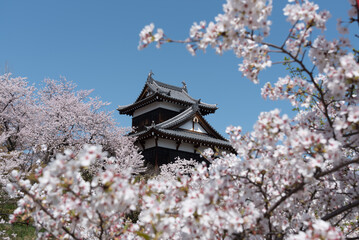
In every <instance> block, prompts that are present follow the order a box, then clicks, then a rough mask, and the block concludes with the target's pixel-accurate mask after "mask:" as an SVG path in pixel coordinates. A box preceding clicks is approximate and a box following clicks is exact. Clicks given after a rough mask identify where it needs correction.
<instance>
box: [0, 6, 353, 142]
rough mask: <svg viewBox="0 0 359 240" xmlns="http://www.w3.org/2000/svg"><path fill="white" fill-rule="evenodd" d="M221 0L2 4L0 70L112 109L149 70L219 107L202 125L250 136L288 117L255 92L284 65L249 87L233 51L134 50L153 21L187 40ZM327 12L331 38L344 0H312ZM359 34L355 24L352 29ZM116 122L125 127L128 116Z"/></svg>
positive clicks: (278, 28)
mask: <svg viewBox="0 0 359 240" xmlns="http://www.w3.org/2000/svg"><path fill="white" fill-rule="evenodd" d="M223 2H224V1H220V0H181V1H172V0H152V1H149V0H131V1H121V0H106V1H99V0H97V1H95V0H76V1H74V0H71V1H70V0H62V1H55V0H42V1H39V0H32V1H29V0H22V1H18V0H0V9H1V14H0V29H1V31H0V36H1V37H0V72H1V73H4V71H5V66H7V69H8V71H10V72H12V73H13V74H14V75H15V76H23V77H27V78H28V80H29V81H30V82H31V83H35V84H36V85H37V86H38V85H39V84H40V83H41V81H42V80H43V79H44V78H56V79H58V78H59V77H60V76H64V77H66V78H67V79H69V80H71V81H73V82H75V83H76V84H77V85H78V87H79V89H95V91H94V93H93V96H100V97H101V99H102V100H104V101H108V102H111V105H110V109H111V110H115V109H116V107H117V106H118V105H126V104H130V103H132V102H133V101H134V100H135V99H136V98H137V96H138V95H139V93H140V91H141V90H142V88H143V86H144V84H145V81H146V77H147V75H148V73H149V71H150V70H152V71H153V72H154V74H155V75H154V78H155V79H156V80H159V81H162V82H166V83H169V84H173V85H177V86H181V82H182V81H185V82H186V83H187V86H188V90H189V93H190V95H192V96H193V97H194V98H201V99H202V101H203V102H207V103H217V104H218V106H219V110H217V112H216V113H215V114H214V115H212V116H208V117H207V120H208V121H209V122H210V123H211V124H212V125H213V126H214V127H215V128H216V129H217V130H218V131H219V132H220V133H222V134H223V135H224V136H226V134H225V128H226V126H228V125H241V126H242V127H243V128H244V130H245V131H250V130H251V129H252V126H253V124H254V123H255V121H256V119H257V118H258V115H259V113H260V112H262V111H269V110H271V109H274V108H279V109H281V110H282V112H284V113H288V114H289V115H291V116H292V115H293V113H291V107H290V106H289V104H288V103H287V102H272V101H269V100H263V99H262V98H261V96H260V89H261V87H262V86H263V84H264V83H265V82H267V81H271V82H274V81H275V80H276V79H277V77H278V76H285V75H286V74H287V73H286V72H285V71H284V70H283V67H282V66H277V67H274V68H272V69H271V70H266V71H264V73H263V74H262V75H261V83H260V84H258V85H255V84H253V83H251V82H250V81H249V80H247V79H245V78H243V77H242V75H241V73H240V72H238V70H237V69H238V63H239V62H240V61H239V59H237V58H236V57H235V56H234V54H233V53H231V52H227V53H226V54H224V55H223V56H218V55H216V54H215V53H214V51H213V50H211V49H208V51H207V53H206V54H202V53H200V54H198V55H197V56H195V57H192V56H191V55H190V54H189V53H188V52H187V50H186V49H185V46H181V45H179V44H167V45H164V46H162V48H161V49H156V47H155V45H153V46H150V47H149V48H147V49H144V50H142V51H139V50H137V46H138V41H139V37H138V34H139V32H140V31H141V29H142V28H143V27H144V26H145V25H147V24H149V23H151V22H153V23H155V25H156V27H160V28H163V29H164V31H165V34H166V35H167V36H169V37H171V38H174V39H185V38H186V37H187V36H188V32H189V28H190V26H191V25H192V23H193V22H194V21H197V22H199V21H201V20H206V21H207V22H209V21H211V20H213V19H214V16H216V15H217V14H218V13H220V12H221V11H222V4H223ZM273 2H274V9H273V15H272V18H271V20H272V21H273V26H272V32H271V35H270V40H271V41H273V42H277V43H280V42H279V40H280V39H283V37H284V36H286V35H287V33H288V31H287V30H288V29H289V28H288V27H289V24H288V23H286V22H285V18H284V17H283V15H282V9H283V6H284V4H285V3H286V1H284V0H273ZM315 2H317V3H318V4H319V6H320V7H321V8H322V9H327V10H329V11H330V12H331V13H332V15H333V16H332V18H331V20H330V21H329V23H328V26H329V29H328V33H324V34H325V35H328V34H329V36H330V37H329V39H332V38H333V37H336V35H333V34H336V27H335V26H336V19H337V18H338V17H342V18H343V19H346V16H347V11H348V10H349V8H350V6H349V3H348V1H346V0H320V1H319V0H318V1H315ZM353 29H354V30H355V32H356V33H358V27H357V26H355V28H353ZM115 116H116V119H118V121H119V122H120V124H121V125H122V126H130V124H131V119H130V117H128V116H118V113H117V112H116V113H115Z"/></svg>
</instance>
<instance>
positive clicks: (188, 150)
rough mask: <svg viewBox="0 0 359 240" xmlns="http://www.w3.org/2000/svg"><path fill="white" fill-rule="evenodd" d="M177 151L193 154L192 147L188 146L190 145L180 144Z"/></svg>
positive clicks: (191, 145)
mask: <svg viewBox="0 0 359 240" xmlns="http://www.w3.org/2000/svg"><path fill="white" fill-rule="evenodd" d="M178 150H180V151H184V152H190V153H193V152H194V147H193V144H190V143H181V145H180V147H179V148H178Z"/></svg>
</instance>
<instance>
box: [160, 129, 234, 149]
mask: <svg viewBox="0 0 359 240" xmlns="http://www.w3.org/2000/svg"><path fill="white" fill-rule="evenodd" d="M156 130H157V132H162V133H167V134H171V133H170V132H173V134H172V135H174V134H178V135H187V134H188V135H194V136H187V137H188V138H191V139H197V140H198V139H199V138H196V137H195V136H201V137H202V138H207V140H204V141H207V142H212V143H213V142H215V141H218V142H222V143H220V144H222V145H227V146H228V147H232V145H231V143H230V142H229V141H228V140H222V139H218V138H214V137H211V136H208V135H200V134H196V133H193V132H183V131H177V130H173V129H163V128H159V129H156ZM218 142H217V143H218Z"/></svg>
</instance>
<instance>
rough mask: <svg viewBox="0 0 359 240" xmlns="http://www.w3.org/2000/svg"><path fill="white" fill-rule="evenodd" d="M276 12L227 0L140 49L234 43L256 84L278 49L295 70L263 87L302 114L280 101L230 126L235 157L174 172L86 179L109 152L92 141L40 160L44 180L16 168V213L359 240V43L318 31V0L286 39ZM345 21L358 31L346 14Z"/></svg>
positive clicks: (228, 235) (50, 227)
mask: <svg viewBox="0 0 359 240" xmlns="http://www.w3.org/2000/svg"><path fill="white" fill-rule="evenodd" d="M349 3H350V4H351V5H352V9H351V10H350V11H349V23H353V22H358V23H359V19H358V2H357V1H354V0H350V1H349ZM271 10H272V1H268V0H256V1H252V0H240V1H238V0H227V2H226V3H225V4H224V5H223V13H221V14H219V15H218V16H217V17H216V18H215V21H214V22H210V23H208V24H206V23H205V22H200V23H199V24H198V23H194V25H193V26H192V28H191V29H190V36H189V38H188V39H186V40H183V41H176V40H173V39H170V38H168V37H167V36H166V35H165V34H164V31H163V30H161V29H158V30H157V32H156V33H155V32H154V30H155V28H154V25H153V24H151V25H148V26H146V27H145V28H144V29H143V30H142V31H141V33H140V46H139V48H140V49H142V48H144V47H147V46H148V45H149V44H151V43H153V42H155V43H157V46H158V47H159V46H161V44H164V43H166V42H182V43H185V44H186V46H187V49H188V50H189V51H190V52H191V53H192V54H195V53H196V51H198V50H205V49H206V48H208V47H213V48H215V49H216V51H217V52H218V53H219V54H221V53H222V52H223V51H233V52H234V53H235V54H236V55H237V56H238V57H239V58H240V59H242V62H241V63H240V64H239V70H240V71H241V72H242V73H243V75H244V76H246V77H247V78H249V79H250V80H252V81H253V82H255V83H257V82H258V81H259V77H260V72H261V70H263V69H266V68H269V67H271V65H272V62H271V58H270V56H271V55H273V54H282V55H283V58H284V62H285V64H286V67H287V68H288V69H289V72H288V75H287V76H283V77H281V78H279V79H278V81H277V82H276V83H275V84H271V83H267V84H265V86H264V87H263V89H262V96H263V97H265V98H269V99H272V100H276V99H288V100H289V101H290V102H291V104H292V105H293V106H294V107H295V109H296V110H297V114H296V116H295V117H294V118H293V119H290V118H289V117H288V116H287V115H286V114H281V113H280V111H279V110H277V109H275V110H273V111H270V112H264V113H261V114H260V116H259V118H258V121H257V122H256V123H255V125H254V129H253V131H252V132H249V133H245V134H243V133H242V131H241V127H233V126H231V127H228V128H227V132H228V134H229V137H230V141H231V143H232V146H233V147H234V148H235V150H236V152H237V154H226V153H223V154H221V155H219V156H218V157H217V158H215V159H211V156H212V155H213V154H214V153H213V152H210V151H206V154H205V155H206V157H207V158H209V160H210V161H211V162H212V164H211V165H210V166H206V165H205V164H198V165H197V166H195V168H194V169H191V170H189V172H188V174H186V173H185V172H183V171H176V170H175V169H176V165H173V166H169V167H168V168H167V169H164V171H165V172H166V173H171V174H170V175H171V177H168V178H166V177H159V178H152V179H149V180H148V181H147V182H144V181H141V180H138V178H134V177H132V176H131V174H129V171H119V172H116V171H114V170H113V169H112V168H111V167H109V168H107V169H105V171H101V172H98V173H97V174H96V177H95V178H94V179H92V180H91V181H90V182H86V181H84V180H83V179H82V177H81V175H80V174H78V173H79V172H80V171H81V169H82V168H87V167H88V166H90V165H91V164H92V163H93V162H95V161H96V159H101V160H104V159H105V160H106V161H109V162H111V160H110V159H107V157H106V155H105V154H104V153H103V152H102V151H101V148H99V147H94V146H86V147H85V149H84V150H83V152H80V153H78V154H77V152H75V153H74V152H72V151H65V152H64V154H63V155H60V154H59V155H57V157H56V160H54V161H53V162H51V163H49V165H48V166H46V167H45V168H39V169H37V171H36V173H37V175H36V179H37V183H36V184H34V185H31V184H30V182H29V181H28V180H24V179H22V178H21V177H20V175H19V173H18V172H17V171H13V172H12V181H13V184H9V185H8V190H9V191H10V192H12V193H16V192H18V191H20V192H22V194H24V196H25V197H24V198H23V199H22V200H20V202H19V207H18V209H17V210H16V211H15V212H14V215H13V217H12V219H16V218H19V217H27V216H31V217H32V218H33V219H34V221H35V225H36V227H37V228H38V229H43V231H44V232H43V233H39V234H40V235H39V236H40V237H44V238H46V237H49V238H51V237H55V238H64V239H80V238H98V239H109V238H111V239H120V238H128V239H143V238H144V239H357V238H358V237H359V219H358V216H359V184H358V182H359V181H358V178H359V172H358V171H359V158H358V141H359V131H358V126H359V107H358V101H359V99H358V90H359V88H358V81H359V64H358V62H359V59H358V52H357V51H356V50H352V49H353V48H355V46H353V45H352V44H351V43H350V41H349V40H348V39H346V38H344V37H343V36H341V37H340V38H339V40H331V41H330V40H327V39H326V38H325V37H323V36H320V35H319V36H317V35H316V33H317V32H318V31H315V30H316V29H318V30H320V31H319V32H322V31H325V29H326V21H327V19H328V18H329V17H330V13H329V12H327V11H319V6H318V5H317V4H315V3H313V2H310V1H308V0H303V1H299V0H297V1H294V0H289V1H288V5H287V6H286V7H285V8H284V10H283V11H284V15H285V16H287V20H288V21H289V22H290V23H291V24H292V27H291V29H290V30H289V32H288V37H286V38H285V39H284V40H283V42H281V43H279V44H274V43H269V42H267V41H266V37H267V36H268V35H269V34H270V28H271V21H270V14H271ZM337 29H338V31H339V33H340V34H345V33H348V28H347V26H346V25H343V24H342V20H339V21H338V26H337ZM309 39H314V40H313V41H309ZM65 162H66V164H65ZM178 164H179V165H178V167H180V166H181V165H183V166H187V163H185V162H184V163H183V164H182V163H178ZM164 175H165V174H164ZM173 176H175V177H173ZM135 212H137V213H139V214H138V216H137V215H136V216H137V217H131V216H133V215H134V213H135Z"/></svg>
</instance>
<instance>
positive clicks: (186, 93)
mask: <svg viewBox="0 0 359 240" xmlns="http://www.w3.org/2000/svg"><path fill="white" fill-rule="evenodd" d="M182 92H183V93H184V94H185V95H187V97H188V98H189V99H191V100H193V101H195V102H197V101H198V100H200V102H199V104H202V105H208V106H214V107H216V108H217V109H218V107H217V104H210V103H205V102H202V100H201V99H195V98H193V97H191V96H190V95H189V94H188V92H186V91H184V90H183V91H182Z"/></svg>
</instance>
